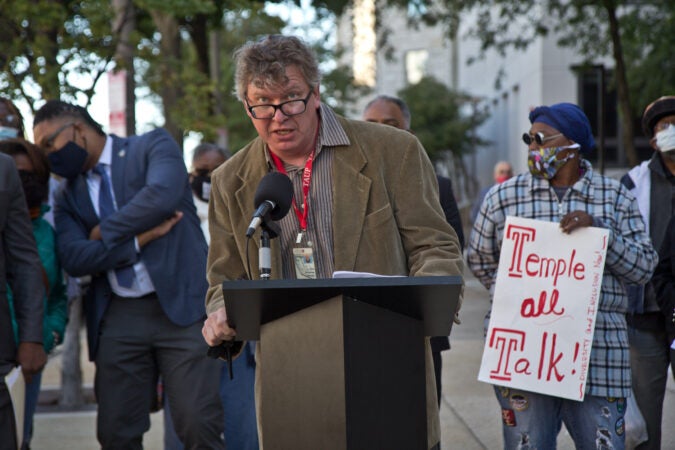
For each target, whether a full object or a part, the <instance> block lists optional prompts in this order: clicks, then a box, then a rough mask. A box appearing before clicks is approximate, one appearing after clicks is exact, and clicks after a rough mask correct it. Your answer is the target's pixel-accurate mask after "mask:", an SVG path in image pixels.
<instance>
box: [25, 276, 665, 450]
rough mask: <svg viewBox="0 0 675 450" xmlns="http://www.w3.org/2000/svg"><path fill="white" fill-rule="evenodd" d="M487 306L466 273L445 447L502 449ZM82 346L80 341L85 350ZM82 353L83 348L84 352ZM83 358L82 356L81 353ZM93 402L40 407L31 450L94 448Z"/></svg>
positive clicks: (446, 379) (149, 441)
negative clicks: (489, 377)
mask: <svg viewBox="0 0 675 450" xmlns="http://www.w3.org/2000/svg"><path fill="white" fill-rule="evenodd" d="M488 308H489V299H488V296H487V291H486V290H485V289H484V288H483V287H482V286H481V285H480V284H479V283H478V281H477V280H476V279H475V278H473V277H472V276H471V275H467V276H466V288H465V297H464V304H463V306H462V311H461V313H460V318H461V320H462V324H461V325H454V326H453V329H452V333H451V335H450V345H451V347H452V349H451V350H450V351H446V352H444V353H443V375H442V376H443V398H442V401H441V430H442V441H441V447H442V448H443V449H444V450H474V449H475V450H479V449H488V450H493V449H495V450H496V449H500V448H502V437H501V414H500V410H499V407H498V405H497V401H496V399H495V397H494V391H493V389H492V386H491V385H488V384H485V383H482V382H480V381H478V380H477V376H478V369H479V366H480V360H481V355H482V352H483V317H484V315H485V312H486V311H487V309H488ZM85 348H86V344H84V343H83V349H85ZM82 353H83V355H86V351H83V352H82ZM85 358H86V356H85ZM60 364H61V361H60V358H59V357H58V356H56V357H54V358H52V359H50V361H49V363H48V365H47V368H46V369H45V373H44V375H43V390H44V391H45V392H49V390H50V389H51V390H52V391H53V390H54V389H55V388H58V386H59V385H60V379H61V378H60V367H61V366H60ZM82 366H83V380H84V383H85V386H89V387H90V386H91V385H92V383H93V372H94V371H93V365H92V364H91V363H89V362H88V361H83V364H82ZM151 419H152V424H151V428H150V431H149V432H148V433H146V435H145V436H144V446H145V448H146V449H148V450H160V449H162V448H163V445H162V438H163V422H162V412H158V413H154V414H152V415H151ZM673 423H675V383H673V379H672V377H670V376H669V379H668V389H667V392H666V400H665V404H664V417H663V424H664V426H663V439H662V448H663V449H675V427H673V426H672V424H673ZM95 430H96V417H95V410H94V406H93V405H92V406H89V408H88V410H83V411H78V412H54V408H45V407H40V408H39V409H38V413H37V414H36V417H35V434H34V438H33V442H32V446H31V447H32V448H33V450H92V449H96V448H99V446H98V443H97V441H96V434H95V433H96V431H95ZM573 448H574V446H573V444H572V441H571V439H570V437H569V435H568V434H567V431H566V430H565V429H564V427H563V430H562V432H561V433H560V436H559V437H558V449H560V450H569V449H573Z"/></svg>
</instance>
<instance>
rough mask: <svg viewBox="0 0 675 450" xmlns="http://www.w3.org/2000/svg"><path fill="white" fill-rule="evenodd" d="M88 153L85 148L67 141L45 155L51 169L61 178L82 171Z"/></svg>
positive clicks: (73, 175) (69, 176) (72, 176)
mask: <svg viewBox="0 0 675 450" xmlns="http://www.w3.org/2000/svg"><path fill="white" fill-rule="evenodd" d="M88 156H89V154H88V153H87V151H86V150H85V149H83V148H82V147H80V146H79V145H77V144H76V143H74V142H73V141H68V142H67V143H66V145H64V146H63V147H61V148H60V149H59V150H57V151H55V152H52V153H50V154H49V155H47V158H48V159H49V163H50V165H51V170H52V172H54V173H55V174H57V175H60V176H62V177H63V178H69V179H70V178H75V177H76V176H78V175H79V174H81V173H82V171H83V169H84V163H85V162H87V157H88Z"/></svg>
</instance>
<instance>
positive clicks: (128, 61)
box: [112, 0, 136, 136]
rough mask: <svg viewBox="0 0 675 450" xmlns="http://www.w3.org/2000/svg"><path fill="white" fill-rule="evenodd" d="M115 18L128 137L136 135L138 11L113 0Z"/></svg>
mask: <svg viewBox="0 0 675 450" xmlns="http://www.w3.org/2000/svg"><path fill="white" fill-rule="evenodd" d="M112 4H113V9H114V11H115V18H114V19H113V24H112V26H113V33H114V34H115V35H116V36H117V37H118V40H117V46H116V48H115V61H116V62H117V66H118V68H124V69H125V70H126V75H125V120H126V131H127V136H132V135H134V134H136V82H135V73H136V72H135V70H134V55H135V49H134V45H133V43H132V42H131V41H130V38H131V33H132V32H133V31H134V30H135V29H136V10H135V9H134V5H133V3H132V1H131V0H113V2H112Z"/></svg>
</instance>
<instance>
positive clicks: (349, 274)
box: [333, 270, 403, 278]
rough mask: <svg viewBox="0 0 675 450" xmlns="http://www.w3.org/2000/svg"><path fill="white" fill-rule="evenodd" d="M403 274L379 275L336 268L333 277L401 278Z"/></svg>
mask: <svg viewBox="0 0 675 450" xmlns="http://www.w3.org/2000/svg"><path fill="white" fill-rule="evenodd" d="M402 276H403V275H378V274H376V273H370V272H350V271H348V270H336V271H335V272H333V278H401V277H402Z"/></svg>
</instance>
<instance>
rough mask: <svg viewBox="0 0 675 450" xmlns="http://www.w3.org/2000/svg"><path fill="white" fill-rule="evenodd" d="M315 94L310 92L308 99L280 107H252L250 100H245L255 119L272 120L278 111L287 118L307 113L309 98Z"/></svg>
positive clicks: (282, 104)
mask: <svg viewBox="0 0 675 450" xmlns="http://www.w3.org/2000/svg"><path fill="white" fill-rule="evenodd" d="M313 92H314V91H309V94H307V97H305V98H304V99H302V100H289V101H287V102H283V103H279V104H278V105H253V106H251V105H249V103H248V98H245V100H246V106H247V107H248V110H249V112H250V113H251V116H253V118H254V119H271V118H272V117H274V115H275V114H276V113H277V109H278V110H281V112H282V113H283V114H284V115H285V116H288V117H290V116H297V115H298V114H302V113H304V112H305V110H306V109H307V102H308V101H309V97H311V96H312V93H313Z"/></svg>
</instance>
